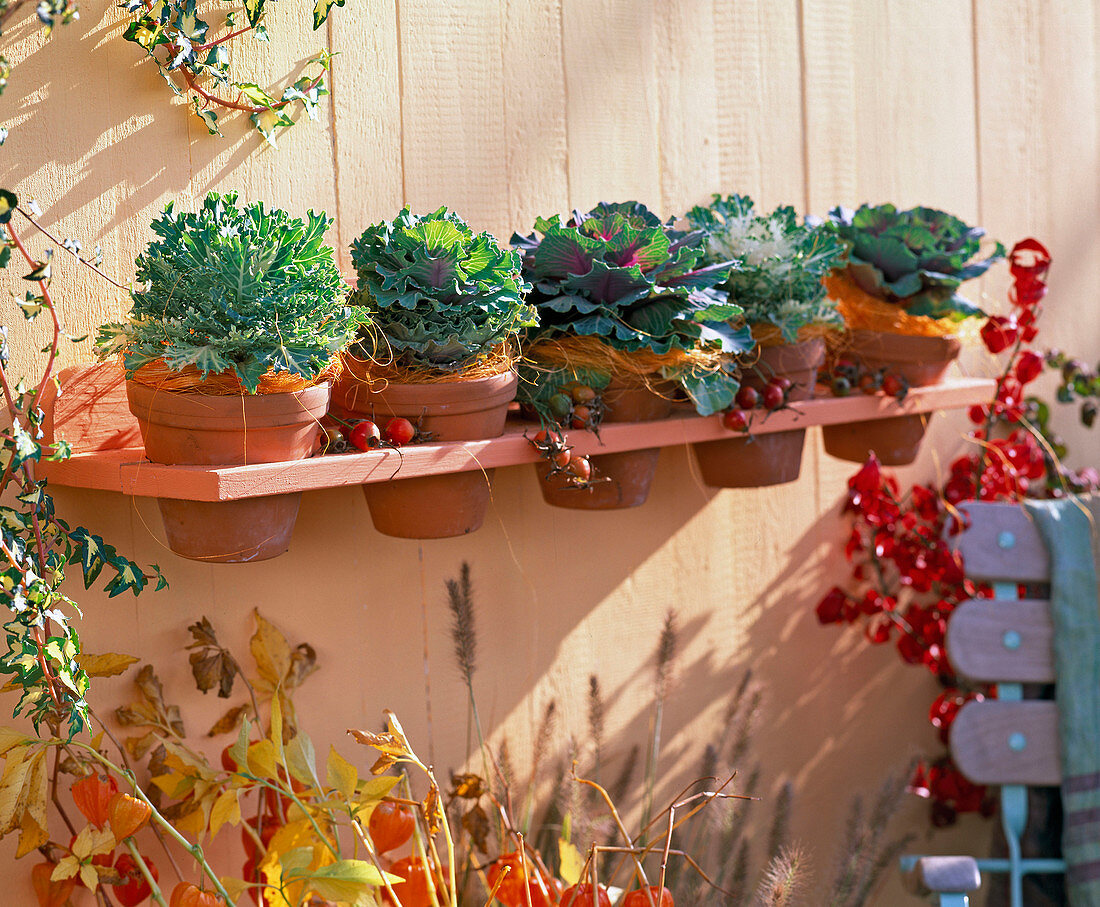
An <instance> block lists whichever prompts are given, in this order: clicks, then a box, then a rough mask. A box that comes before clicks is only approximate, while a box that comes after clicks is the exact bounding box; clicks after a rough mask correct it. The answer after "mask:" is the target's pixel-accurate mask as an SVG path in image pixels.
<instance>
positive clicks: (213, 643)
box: [187, 615, 221, 649]
mask: <svg viewBox="0 0 1100 907" xmlns="http://www.w3.org/2000/svg"><path fill="white" fill-rule="evenodd" d="M187 630H188V632H189V633H190V634H191V638H192V639H194V640H195V641H194V642H193V643H191V645H189V646H188V647H187V648H189V649H194V648H196V647H204V646H209V647H212V648H215V649H220V648H221V644H220V643H219V642H218V634H217V633H215V632H214V625H213V624H211V623H210V619H209V618H208V617H206V615H203V617H202V620H199V621H197V622H195V623H193V624H191V626H189V627H188V628H187Z"/></svg>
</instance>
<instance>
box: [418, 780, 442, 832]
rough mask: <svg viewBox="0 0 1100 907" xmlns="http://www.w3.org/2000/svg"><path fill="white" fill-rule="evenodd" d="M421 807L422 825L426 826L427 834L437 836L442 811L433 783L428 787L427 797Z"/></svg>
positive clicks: (437, 789) (437, 790) (436, 789)
mask: <svg viewBox="0 0 1100 907" xmlns="http://www.w3.org/2000/svg"><path fill="white" fill-rule="evenodd" d="M422 806H423V809H424V823H425V824H426V825H427V826H428V834H430V835H435V834H438V833H439V820H440V817H441V813H442V809H441V807H440V805H439V788H438V787H437V786H436V784H435V783H434V782H433V783H432V784H431V785H429V787H428V796H427V797H426V798H425V799H424V803H423V804H422Z"/></svg>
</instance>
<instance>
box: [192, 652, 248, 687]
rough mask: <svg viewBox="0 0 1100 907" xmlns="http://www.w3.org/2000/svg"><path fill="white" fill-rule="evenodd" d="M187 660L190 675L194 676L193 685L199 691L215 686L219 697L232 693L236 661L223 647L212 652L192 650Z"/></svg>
mask: <svg viewBox="0 0 1100 907" xmlns="http://www.w3.org/2000/svg"><path fill="white" fill-rule="evenodd" d="M188 661H190V662H191V676H192V677H194V678H195V686H197V687H198V688H199V692H200V693H209V692H210V691H211V690H212V689H214V687H217V688H218V696H219V698H221V699H228V698H229V697H230V696H231V695H232V694H233V681H234V680H235V679H236V677H237V663H236V662H235V661H234V660H233V657H232V656H231V655H229V653H228V652H226V651H225V650H224V649H215V650H213V652H211V651H210V650H209V649H200V650H199V651H197V652H192V653H191V655H190V657H189V658H188Z"/></svg>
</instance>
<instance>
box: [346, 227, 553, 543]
mask: <svg viewBox="0 0 1100 907" xmlns="http://www.w3.org/2000/svg"><path fill="white" fill-rule="evenodd" d="M351 257H352V263H353V264H354V265H355V270H356V273H357V275H358V284H357V289H356V291H355V293H354V294H353V303H354V304H355V305H356V307H357V308H358V309H359V311H361V312H362V313H363V314H364V321H365V322H368V323H369V327H368V328H366V329H365V330H363V331H362V332H361V337H360V339H359V342H358V343H357V344H356V345H355V347H354V348H353V350H352V353H351V355H349V356H346V357H345V362H346V366H347V367H346V369H345V371H344V374H343V375H342V376H341V378H340V380H339V381H338V382H337V385H336V388H335V390H334V392H333V407H334V410H335V411H336V412H337V413H338V414H342V415H344V416H348V417H353V418H354V417H357V418H368V419H371V420H378V419H381V418H383V417H388V418H394V417H400V418H407V419H409V420H410V421H412V422H413V423H415V424H416V425H417V427H418V429H419V431H420V433H421V435H422V436H429V437H431V438H433V439H435V440H439V441H473V440H479V439H482V438H494V437H497V436H499V435H500V434H501V433H502V432H503V431H504V420H505V416H506V415H507V410H508V404H509V403H510V402H511V401H512V400H513V399H514V398H515V393H516V383H517V378H516V371H515V368H514V364H515V359H516V344H515V338H516V335H517V334H518V332H519V331H521V330H522V329H524V328H526V327H530V326H532V325H534V324H535V321H536V319H535V311H534V309H533V308H531V306H529V305H528V304H527V303H526V302H525V300H524V293H525V291H526V290H527V289H528V287H527V285H526V284H525V283H524V280H523V277H522V276H521V274H520V259H519V255H518V254H517V253H515V252H513V251H511V250H510V249H502V248H501V247H500V246H499V245H498V244H497V241H496V240H495V239H494V238H493V237H492V236H491V235H489V234H488V233H474V231H473V230H472V229H471V228H470V226H469V225H468V224H467V223H466V222H465V221H464V220H462V218H460V217H459V216H458V215H456V214H454V213H452V212H450V211H448V210H447V209H446V208H440V209H439V210H438V211H434V212H432V213H431V214H426V215H423V216H420V215H414V214H412V213H411V212H410V210H409V209H408V208H405V209H403V210H402V211H401V213H400V214H398V215H397V217H395V218H394V219H393V220H392V221H383V222H381V223H378V224H375V225H374V226H371V227H368V228H367V229H366V230H365V231H364V232H363V234H362V235H361V236H360V237H359V238H358V239H357V240H355V242H354V243H353V244H352V247H351ZM399 475H400V473H398V476H399ZM363 491H364V493H365V494H366V497H367V504H368V506H369V507H370V512H371V518H372V519H373V520H374V525H375V527H377V529H378V530H379V531H380V532H383V533H385V534H386V535H392V536H398V537H400V538H447V537H450V536H455V535H462V534H464V533H467V532H473V531H474V530H475V529H477V528H478V527H480V526H481V523H482V521H483V520H484V518H485V512H486V510H487V508H488V504H489V485H488V478H487V476H486V474H485V473H484V472H482V471H481V470H476V471H473V472H463V473H454V474H450V475H441V476H426V477H418V478H408V479H402V478H395V479H394V480H392V481H387V482H377V483H370V484H366V485H364V486H363Z"/></svg>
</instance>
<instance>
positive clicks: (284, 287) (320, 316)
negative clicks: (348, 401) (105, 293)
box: [96, 192, 357, 393]
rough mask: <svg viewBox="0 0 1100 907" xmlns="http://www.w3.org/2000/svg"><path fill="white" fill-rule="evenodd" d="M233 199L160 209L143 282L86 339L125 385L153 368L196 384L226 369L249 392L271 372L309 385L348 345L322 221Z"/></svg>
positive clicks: (141, 267) (350, 320)
mask: <svg viewBox="0 0 1100 907" xmlns="http://www.w3.org/2000/svg"><path fill="white" fill-rule="evenodd" d="M236 202H237V195H236V193H233V192H229V193H226V194H225V195H219V194H217V193H214V192H212V193H210V194H209V195H207V196H206V199H205V200H204V201H203V204H202V207H201V208H200V209H199V210H198V211H196V212H193V213H191V212H180V213H177V212H176V211H175V210H174V206H173V205H172V203H169V204H168V205H167V207H166V208H165V209H164V213H163V214H161V215H160V216H159V217H158V218H157V219H156V220H154V221H153V223H152V229H153V232H154V233H155V234H156V235H157V237H158V238H157V239H154V240H153V241H152V242H150V243H149V245H148V246H147V247H146V248H145V251H144V252H142V253H141V254H140V255H139V256H138V258H137V261H136V262H135V265H136V268H137V279H138V281H139V282H141V283H142V284H143V286H142V289H141V290H135V291H134V292H132V294H131V296H132V298H133V307H132V308H131V310H130V316H129V319H128V320H127V321H125V322H123V323H112V324H106V325H104V326H103V327H101V328H100V329H99V331H98V334H97V337H96V349H97V352H98V354H99V355H100V357H101V358H106V357H108V356H111V355H114V354H116V353H119V352H121V353H122V355H123V363H124V365H125V367H126V373H127V376H128V377H130V376H132V375H133V373H134V372H135V371H136V370H137V369H139V368H141V367H142V366H143V365H146V364H148V363H150V362H153V361H154V360H157V359H163V360H164V361H165V362H166V363H167V365H168V367H169V368H170V369H173V370H175V371H182V370H183V369H185V368H186V367H187V366H194V367H195V368H196V369H198V371H199V373H200V375H201V377H202V378H204V379H205V378H206V377H207V376H208V375H211V374H216V373H219V372H225V371H232V372H234V373H235V374H236V375H237V377H238V378H239V379H240V381H241V384H242V385H243V387H244V389H245V390H246V391H247V392H248V393H255V392H256V388H257V387H258V385H259V382H260V378H261V377H263V375H264V374H265V373H267V372H269V371H273V372H289V373H291V374H295V375H300V376H302V377H303V378H306V379H309V380H311V379H314V378H316V377H317V376H318V375H320V373H321V372H322V371H324V369H325V368H327V367H328V366H329V364H330V363H331V361H332V359H333V357H334V356H335V355H336V354H338V353H339V352H341V351H342V350H343V349H345V348H346V347H347V346H348V344H350V343H351V342H352V340H354V338H355V332H356V327H357V321H356V320H355V318H354V315H353V313H352V312H351V311H350V310H349V309H348V308H347V307H346V306H345V304H344V303H345V285H344V282H343V280H342V278H341V277H340V271H339V269H338V268H337V267H336V262H335V259H334V258H333V250H332V249H331V247H329V246H326V245H325V244H324V235H325V231H326V230H327V229H328V227H329V226H330V225H331V224H332V220H331V219H330V218H328V217H327V216H326V215H325V214H324V213H321V214H314V213H313V212H312V211H310V212H309V213H308V214H307V215H306V219H305V220H304V221H303V220H301V219H299V218H292V217H291V216H290V215H289V214H287V213H286V212H285V211H282V210H280V209H278V208H272V209H271V210H264V206H263V203H262V202H254V203H252V204H250V205H247V206H245V207H243V208H238V207H237V205H236Z"/></svg>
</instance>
